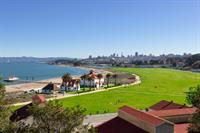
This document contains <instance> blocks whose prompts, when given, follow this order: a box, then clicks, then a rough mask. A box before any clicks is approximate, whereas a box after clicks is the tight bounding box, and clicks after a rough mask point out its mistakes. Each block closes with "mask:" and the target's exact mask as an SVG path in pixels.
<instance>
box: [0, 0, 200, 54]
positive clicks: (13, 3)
mask: <svg viewBox="0 0 200 133" xmlns="http://www.w3.org/2000/svg"><path fill="white" fill-rule="evenodd" d="M135 51H138V52H139V53H143V54H149V53H153V54H162V53H178V54H179V53H183V52H191V53H197V52H200V0H0V56H24V55H25V56H37V57H47V56H67V57H87V56H88V55H90V54H91V55H94V56H96V55H108V54H111V53H114V52H116V53H121V52H123V53H124V54H125V55H126V54H132V53H134V52H135Z"/></svg>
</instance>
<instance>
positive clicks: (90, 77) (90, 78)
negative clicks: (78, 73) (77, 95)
mask: <svg viewBox="0 0 200 133" xmlns="http://www.w3.org/2000/svg"><path fill="white" fill-rule="evenodd" d="M93 79H94V78H93V77H92V76H89V77H88V78H87V80H88V81H89V83H90V90H91V88H92V80H93Z"/></svg>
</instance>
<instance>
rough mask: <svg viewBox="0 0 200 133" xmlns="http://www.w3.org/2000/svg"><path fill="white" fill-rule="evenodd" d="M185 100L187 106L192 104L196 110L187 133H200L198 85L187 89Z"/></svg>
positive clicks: (199, 90) (199, 95) (199, 93)
mask: <svg viewBox="0 0 200 133" xmlns="http://www.w3.org/2000/svg"><path fill="white" fill-rule="evenodd" d="M186 100H187V102H188V103H189V104H192V105H193V106H194V107H196V108H197V111H196V113H195V114H194V115H193V117H192V119H191V123H190V127H189V128H188V131H189V133H199V132H200V85H198V86H197V87H193V88H190V89H189V92H188V93H187V97H186Z"/></svg>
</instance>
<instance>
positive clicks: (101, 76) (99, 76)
mask: <svg viewBox="0 0 200 133" xmlns="http://www.w3.org/2000/svg"><path fill="white" fill-rule="evenodd" d="M97 77H98V79H99V87H100V85H101V79H102V78H103V75H102V74H98V75H97Z"/></svg>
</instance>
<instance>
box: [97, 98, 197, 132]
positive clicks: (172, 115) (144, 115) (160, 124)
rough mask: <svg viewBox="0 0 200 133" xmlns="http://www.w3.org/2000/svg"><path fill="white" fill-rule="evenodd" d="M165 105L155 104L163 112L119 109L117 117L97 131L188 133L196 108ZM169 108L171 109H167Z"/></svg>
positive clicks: (124, 107)
mask: <svg viewBox="0 0 200 133" xmlns="http://www.w3.org/2000/svg"><path fill="white" fill-rule="evenodd" d="M163 103H164V104H163ZM165 103H166V102H163V101H161V102H159V104H155V105H156V106H157V105H159V106H160V107H161V108H160V109H161V110H160V109H159V108H157V107H158V106H157V107H156V106H151V107H153V108H154V109H155V108H156V109H157V110H153V111H148V112H145V111H141V110H137V109H134V108H132V107H128V106H123V107H121V108H119V110H118V115H117V117H115V118H113V119H111V120H109V121H107V122H104V123H102V124H101V125H98V126H96V129H97V131H98V132H99V133H187V129H188V127H189V120H190V119H191V117H192V115H193V114H194V113H195V112H196V108H191V107H186V106H185V105H184V106H183V105H179V104H176V103H173V104H172V105H173V106H172V105H170V104H171V103H170V104H169V103H168V104H165ZM161 105H162V106H161ZM164 105H165V106H164ZM174 105H175V106H174ZM167 106H168V107H170V109H166V108H165V107H167ZM178 106H179V108H178ZM168 107H167V108H168ZM162 108H163V110H162Z"/></svg>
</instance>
